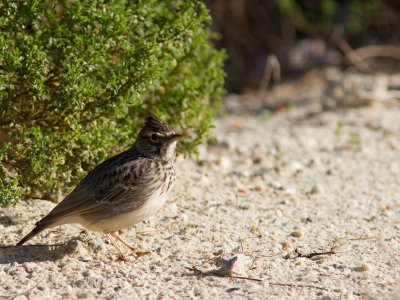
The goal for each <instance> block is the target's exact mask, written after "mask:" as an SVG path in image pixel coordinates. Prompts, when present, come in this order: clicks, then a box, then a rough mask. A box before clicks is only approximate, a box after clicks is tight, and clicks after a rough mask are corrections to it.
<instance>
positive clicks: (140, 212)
mask: <svg viewBox="0 0 400 300" xmlns="http://www.w3.org/2000/svg"><path fill="white" fill-rule="evenodd" d="M166 196H167V195H166V193H163V195H162V196H161V195H160V193H159V192H157V193H154V194H153V195H152V196H151V197H150V198H149V199H148V200H147V201H146V203H145V204H144V205H143V206H142V207H140V208H139V209H137V210H134V211H131V212H128V213H125V214H122V215H119V216H118V217H114V218H110V219H103V220H99V221H97V222H95V223H88V222H86V221H85V220H81V221H80V222H79V223H81V224H82V225H83V226H84V227H85V228H87V229H89V230H93V231H102V232H112V231H117V230H119V229H124V228H128V227H131V226H133V225H135V224H137V223H139V222H141V221H144V220H146V219H147V218H149V217H151V216H152V215H154V214H155V213H156V212H157V211H158V210H159V209H160V208H161V207H162V206H163V205H164V203H165V200H166V198H167V197H166Z"/></svg>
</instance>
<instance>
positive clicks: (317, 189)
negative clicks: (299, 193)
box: [310, 184, 324, 195]
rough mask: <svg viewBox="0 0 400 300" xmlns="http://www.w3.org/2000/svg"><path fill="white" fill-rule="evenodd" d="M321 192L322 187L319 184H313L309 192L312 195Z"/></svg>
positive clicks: (322, 190)
mask: <svg viewBox="0 0 400 300" xmlns="http://www.w3.org/2000/svg"><path fill="white" fill-rule="evenodd" d="M323 193H324V188H323V187H322V186H321V185H319V184H316V185H314V186H313V187H312V188H311V190H310V194H313V195H315V194H323Z"/></svg>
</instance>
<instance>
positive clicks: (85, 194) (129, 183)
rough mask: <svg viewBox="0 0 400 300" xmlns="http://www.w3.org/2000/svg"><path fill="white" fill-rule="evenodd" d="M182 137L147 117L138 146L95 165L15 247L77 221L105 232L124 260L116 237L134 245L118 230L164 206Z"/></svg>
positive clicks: (154, 118)
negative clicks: (43, 231) (49, 230)
mask: <svg viewBox="0 0 400 300" xmlns="http://www.w3.org/2000/svg"><path fill="white" fill-rule="evenodd" d="M180 137H182V136H181V135H180V134H175V133H174V131H172V130H171V129H170V128H169V127H168V126H167V125H166V124H165V123H163V122H161V121H160V120H158V119H157V118H156V116H155V115H153V114H149V116H148V117H147V119H146V123H145V125H144V127H143V128H142V130H141V131H140V133H139V136H138V139H137V140H136V142H135V143H134V145H133V146H132V147H131V148H130V149H128V150H127V151H125V152H122V153H120V154H118V155H116V156H114V157H111V158H109V159H107V160H106V161H104V162H103V163H101V164H99V165H98V166H97V167H95V168H94V169H93V170H92V171H91V172H90V173H89V174H88V175H87V176H86V177H85V178H83V179H82V181H81V182H80V183H79V184H78V185H77V186H76V187H75V189H74V190H73V191H72V192H71V193H70V194H69V195H68V196H67V197H65V198H64V200H62V201H61V202H60V203H59V204H58V205H57V206H56V207H55V208H54V209H53V210H52V211H50V213H49V214H48V215H47V216H45V217H44V218H43V219H41V220H40V221H39V222H37V223H36V227H35V228H34V229H33V230H32V231H31V232H30V233H29V234H28V235H26V236H25V237H24V238H23V239H22V240H21V241H20V242H18V244H17V246H20V245H22V244H24V243H25V242H26V241H28V240H29V239H31V238H32V237H34V236H35V235H37V234H38V233H40V232H41V231H42V230H44V229H46V228H50V227H54V226H58V225H62V224H68V223H79V224H81V225H82V226H83V227H85V228H87V229H89V230H93V231H101V232H104V233H106V234H107V235H108V237H109V238H110V239H111V242H112V244H113V245H114V246H115V247H116V248H117V251H118V252H119V254H120V258H121V259H125V257H124V255H123V254H122V252H121V250H120V249H119V248H118V246H117V245H116V243H115V240H113V237H115V238H116V239H118V240H120V241H121V242H122V243H124V244H125V245H127V246H128V247H131V246H130V245H129V244H128V243H126V242H125V241H123V240H122V238H121V237H120V236H119V235H118V234H117V233H116V231H117V230H119V229H123V228H127V227H130V226H132V225H135V224H137V223H139V222H141V221H143V220H145V219H147V218H148V217H150V216H151V215H153V214H154V213H156V212H157V211H158V210H159V209H160V208H161V206H162V205H163V204H164V202H165V200H166V197H167V195H168V193H169V192H170V191H171V190H172V188H173V186H174V184H175V169H174V160H175V146H176V142H177V140H178V139H179V138H180Z"/></svg>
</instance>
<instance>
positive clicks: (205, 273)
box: [185, 267, 262, 282]
mask: <svg viewBox="0 0 400 300" xmlns="http://www.w3.org/2000/svg"><path fill="white" fill-rule="evenodd" d="M185 268H186V269H188V270H190V271H192V272H193V273H195V274H196V275H199V276H215V277H225V278H234V279H244V280H251V281H257V282H261V281H262V279H259V278H251V277H244V276H232V275H229V276H224V275H221V274H219V273H215V272H214V271H207V272H205V271H201V270H199V269H198V268H196V267H185Z"/></svg>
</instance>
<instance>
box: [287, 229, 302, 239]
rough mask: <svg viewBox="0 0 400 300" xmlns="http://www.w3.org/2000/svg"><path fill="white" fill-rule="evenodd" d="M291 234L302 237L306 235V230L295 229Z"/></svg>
mask: <svg viewBox="0 0 400 300" xmlns="http://www.w3.org/2000/svg"><path fill="white" fill-rule="evenodd" d="M290 235H291V236H292V237H295V238H301V237H302V236H304V232H303V231H301V230H295V231H293V232H292V233H291V234H290Z"/></svg>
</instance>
